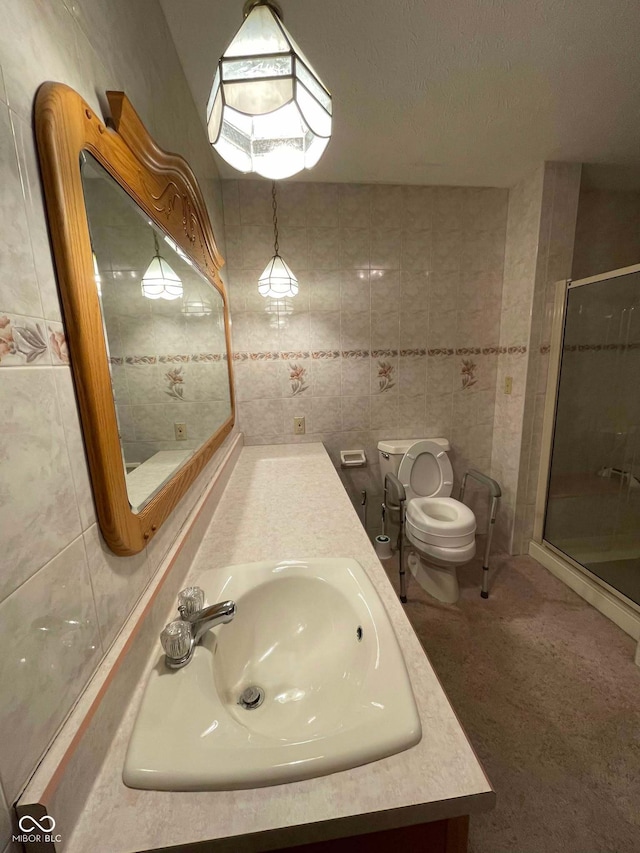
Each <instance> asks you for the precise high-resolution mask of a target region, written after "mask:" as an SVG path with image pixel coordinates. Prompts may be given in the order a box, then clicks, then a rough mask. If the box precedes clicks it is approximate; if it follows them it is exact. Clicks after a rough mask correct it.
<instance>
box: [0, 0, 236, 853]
mask: <svg viewBox="0 0 640 853" xmlns="http://www.w3.org/2000/svg"><path fill="white" fill-rule="evenodd" d="M0 17H1V19H2V27H0V169H1V176H2V193H1V194H0V224H1V226H2V228H1V231H0V398H1V401H2V413H3V418H2V432H1V434H0V465H1V468H2V475H1V476H2V485H1V492H0V552H1V553H2V571H1V572H0V645H1V646H2V649H3V653H2V659H1V663H0V667H1V670H2V671H1V675H0V683H1V684H2V685H3V687H4V688H6V686H7V685H11V689H10V690H7V689H4V690H3V691H2V695H1V697H0V780H1V784H0V850H3V851H4V849H5V845H6V844H7V841H8V837H9V835H8V833H9V823H8V815H7V812H6V806H7V804H8V805H10V804H11V803H12V802H13V801H14V799H15V798H16V796H17V794H18V793H19V791H20V788H21V786H22V785H23V784H24V782H25V780H26V778H27V777H28V775H29V774H30V773H31V771H32V770H33V768H34V766H35V763H36V762H37V760H38V758H39V756H40V754H41V753H42V751H43V750H44V749H45V747H46V746H47V744H48V742H49V740H50V739H51V737H52V736H53V735H54V733H55V731H56V728H57V726H58V725H59V724H60V723H61V721H62V720H63V718H64V716H65V714H66V713H67V711H68V710H69V708H70V707H71V705H72V704H73V702H74V700H75V698H76V697H77V696H78V694H79V692H80V691H81V690H82V688H83V686H84V685H85V683H86V682H87V679H88V678H89V677H90V676H91V674H92V672H93V670H94V668H95V667H96V665H97V663H98V662H99V660H100V658H101V656H102V654H103V652H104V650H105V649H106V648H107V647H108V645H109V643H110V642H111V641H112V639H113V638H114V636H115V635H116V633H117V632H118V630H119V628H120V626H121V625H122V623H123V620H124V619H125V617H126V615H127V613H128V612H129V610H130V609H131V607H132V606H133V604H134V603H135V600H136V598H137V597H138V595H139V594H140V592H141V590H142V589H143V587H144V586H145V584H146V583H147V582H148V580H149V579H150V577H151V576H152V574H153V573H154V572H155V570H156V568H157V566H158V564H159V562H160V560H161V558H162V557H163V555H164V554H165V553H166V551H167V549H168V548H169V546H170V544H171V542H172V541H173V539H174V538H175V536H176V535H177V532H178V531H179V529H180V526H181V525H182V524H183V522H184V520H185V518H186V515H187V513H188V511H189V509H190V507H191V506H192V505H193V503H194V502H195V500H196V499H197V497H198V495H199V493H200V492H201V491H202V488H203V487H204V483H205V480H206V478H207V477H208V476H210V473H211V468H210V469H209V472H205V474H204V475H203V477H204V479H203V477H201V478H200V480H199V481H198V483H197V484H196V485H195V486H194V487H193V489H192V490H191V492H190V494H189V495H188V496H186V497H185V499H184V500H183V501H182V503H181V504H180V506H179V507H178V509H177V510H176V512H175V513H173V515H172V517H171V519H170V520H169V521H168V522H167V524H166V525H165V527H164V528H163V529H162V531H160V533H159V534H158V536H157V537H156V538H155V539H154V540H153V541H152V542H151V543H150V545H149V547H148V548H147V549H146V551H144V552H142V553H141V554H139V555H137V556H135V557H130V558H122V557H115V556H114V555H113V554H111V553H110V552H109V551H108V549H107V548H106V547H105V545H104V543H103V541H102V539H101V537H100V533H99V531H98V528H97V526H96V523H95V522H96V519H95V512H94V507H93V502H92V497H91V490H90V486H89V480H88V475H87V468H86V462H85V456H84V449H83V444H82V437H81V433H80V428H79V424H78V414H77V407H76V400H75V397H74V391H73V385H72V380H71V375H70V371H69V364H68V361H69V356H68V352H67V349H66V344H65V339H64V335H63V331H62V324H61V314H60V306H59V301H58V294H57V289H56V283H55V278H54V273H53V267H52V261H51V253H50V247H49V242H48V236H47V227H46V221H45V217H44V211H43V203H42V196H41V190H40V182H39V176H38V167H37V160H36V154H35V150H34V140H33V129H32V108H33V99H34V95H35V92H36V89H37V87H38V86H39V84H40V83H42V82H43V81H45V80H57V81H60V82H64V83H67V84H69V85H71V86H73V87H74V88H76V89H77V90H78V91H79V92H80V93H81V94H82V95H83V96H84V97H85V98H86V99H87V100H88V101H89V103H90V104H91V105H92V106H93V107H94V108H95V109H99V108H100V104H101V103H103V101H104V97H103V93H104V91H105V90H106V89H124V90H125V91H126V92H127V94H128V95H129V97H130V98H131V100H132V103H133V104H134V106H135V108H136V109H137V110H138V111H139V112H140V115H141V117H142V119H143V121H144V122H145V123H146V124H147V127H148V128H149V130H150V131H151V133H152V134H153V135H154V136H155V137H156V139H157V140H158V142H159V143H160V144H161V145H163V146H164V147H166V148H168V149H169V150H174V151H178V152H180V153H182V154H183V155H185V156H186V158H187V159H188V160H189V161H190V162H191V164H192V166H193V167H194V169H195V171H196V174H197V175H198V177H199V179H200V181H201V184H202V188H203V191H204V193H205V197H206V199H207V203H208V205H209V210H210V212H211V214H212V215H213V219H214V228H215V230H216V233H217V235H218V238H219V240H220V241H221V242H222V241H223V233H222V227H221V208H220V204H221V202H220V189H219V181H218V177H217V172H216V168H215V164H214V161H213V159H212V155H211V151H210V147H209V145H208V143H207V140H206V135H205V132H204V129H203V127H202V123H201V120H200V117H199V116H198V115H197V112H196V108H195V106H194V104H193V100H192V98H191V95H190V92H189V89H188V87H187V84H186V81H185V79H184V76H183V74H182V70H181V66H180V63H179V61H178V58H177V55H176V52H175V49H174V46H173V43H172V41H171V38H170V36H169V32H168V28H167V26H166V23H165V20H164V17H163V15H162V12H161V10H160V7H159V5H158V4H157V2H155V0H136V2H135V3H131V2H129V0H112V2H109V3H104V2H101V0H74V2H73V3H71V2H66V3H65V2H62V0H46V2H45V0H20V1H19V2H16V0H0ZM221 248H222V249H224V246H221ZM215 464H216V463H215V460H214V462H213V463H212V467H213V466H215Z"/></svg>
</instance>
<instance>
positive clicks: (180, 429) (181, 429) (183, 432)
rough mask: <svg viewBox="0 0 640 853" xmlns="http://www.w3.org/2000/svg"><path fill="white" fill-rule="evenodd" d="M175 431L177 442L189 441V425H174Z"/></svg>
mask: <svg viewBox="0 0 640 853" xmlns="http://www.w3.org/2000/svg"><path fill="white" fill-rule="evenodd" d="M173 430H174V432H175V434H176V441H186V440H187V425H186V424H174V425H173Z"/></svg>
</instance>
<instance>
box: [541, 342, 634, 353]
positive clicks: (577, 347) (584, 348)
mask: <svg viewBox="0 0 640 853" xmlns="http://www.w3.org/2000/svg"><path fill="white" fill-rule="evenodd" d="M562 349H563V352H613V351H618V352H625V351H626V350H636V349H640V342H636V341H632V342H631V343H627V344H625V343H611V344H565V345H564V347H563V348H562ZM541 351H542V349H541Z"/></svg>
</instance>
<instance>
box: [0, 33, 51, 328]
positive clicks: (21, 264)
mask: <svg viewBox="0 0 640 853" xmlns="http://www.w3.org/2000/svg"><path fill="white" fill-rule="evenodd" d="M3 29H4V28H3ZM0 164H2V166H1V168H2V194H1V195H0V230H1V232H2V248H1V250H0V310H3V311H7V312H8V311H10V312H12V313H13V314H27V315H29V316H31V317H42V316H43V312H42V302H41V301H40V291H39V289H38V283H37V280H36V276H35V268H34V265H33V254H32V251H31V242H30V239H29V230H28V227H27V215H26V211H25V206H24V198H23V194H22V182H21V179H20V170H19V168H18V159H17V154H16V146H15V139H14V135H13V128H12V126H11V120H10V117H9V110H8V108H7V107H6V106H4V104H0Z"/></svg>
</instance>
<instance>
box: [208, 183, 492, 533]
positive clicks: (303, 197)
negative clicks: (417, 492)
mask: <svg viewBox="0 0 640 853" xmlns="http://www.w3.org/2000/svg"><path fill="white" fill-rule="evenodd" d="M278 193H279V206H278V211H279V223H280V248H281V252H282V255H283V257H284V258H285V260H286V261H287V262H288V263H289V264H290V266H291V268H292V269H293V270H294V272H295V273H296V274H297V276H298V278H299V281H300V292H299V294H298V295H297V296H296V297H295V298H294V299H291V300H286V301H283V302H285V304H284V305H283V306H282V305H281V306H278V303H267V302H266V301H265V299H264V298H263V297H261V296H260V295H259V293H258V290H257V279H258V276H259V274H260V273H261V272H262V270H263V268H264V267H265V265H266V263H267V261H268V259H269V258H270V257H271V255H272V254H273V230H272V207H271V187H270V184H269V183H268V182H266V181H256V180H241V181H223V195H224V217H225V232H226V244H227V263H228V278H229V283H230V295H231V310H232V314H233V346H234V359H235V361H234V369H235V376H236V385H237V393H238V401H239V405H238V411H239V420H240V427H241V429H243V430H244V432H245V437H246V442H247V443H259V442H288V441H295V440H308V441H319V440H321V441H324V442H325V445H326V446H327V448H328V450H329V452H330V454H331V455H332V458H333V460H334V462H335V463H336V464H338V462H339V457H338V451H339V450H340V449H352V448H355V447H363V448H364V449H365V450H366V453H367V457H368V459H369V461H370V463H371V464H370V467H369V468H368V469H367V470H366V471H360V472H358V471H352V472H348V473H347V474H345V473H344V472H341V474H342V476H343V480H344V482H345V485H346V486H347V488H348V490H349V492H350V494H351V496H352V499H353V500H354V503H356V504H358V502H359V492H360V490H361V489H367V491H368V494H369V498H370V508H371V513H370V526H372V527H379V518H380V513H379V500H378V496H379V494H380V484H379V473H378V466H377V451H376V444H377V441H378V439H380V438H388V437H392V438H393V437H395V438H402V437H421V436H425V435H427V436H436V435H444V436H447V437H448V438H449V439H450V440H451V442H452V444H453V445H454V447H455V451H454V453H453V458H454V462H455V465H456V470H457V472H458V473H459V472H460V471H462V470H464V469H465V468H467V467H468V466H469V465H470V464H473V465H474V466H476V467H478V468H480V469H481V470H485V471H487V470H488V469H489V467H490V459H491V444H492V432H493V410H494V398H495V377H496V365H497V359H498V344H499V334H500V302H501V294H502V269H503V256H504V241H505V226H506V213H507V195H508V194H507V191H506V190H501V189H474V188H450V187H438V188H435V187H417V186H386V185H351V184H340V185H333V184H320V183H297V182H296V183H284V184H282V185H280V187H279V190H278ZM294 416H304V417H305V418H306V435H305V436H304V438H303V439H298V437H296V436H294V435H293V418H294Z"/></svg>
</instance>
